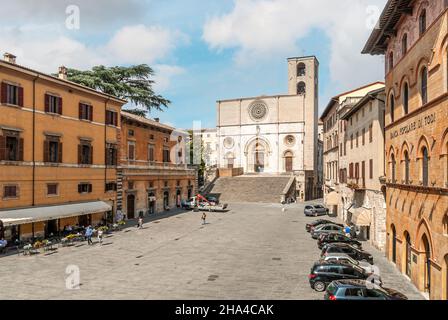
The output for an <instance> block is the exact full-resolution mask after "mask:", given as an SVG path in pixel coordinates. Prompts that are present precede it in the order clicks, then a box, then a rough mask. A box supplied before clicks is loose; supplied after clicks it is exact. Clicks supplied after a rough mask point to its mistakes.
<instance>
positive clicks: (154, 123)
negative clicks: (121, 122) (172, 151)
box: [121, 111, 176, 131]
mask: <svg viewBox="0 0 448 320" xmlns="http://www.w3.org/2000/svg"><path fill="white" fill-rule="evenodd" d="M121 117H122V118H128V119H131V120H134V121H137V122H140V123H144V124H148V125H150V126H154V127H158V128H162V129H166V130H171V131H174V130H176V129H175V128H174V127H171V126H169V125H166V124H163V123H160V122H158V121H155V120H153V119H149V118H145V117H140V116H137V115H135V114H132V113H129V112H126V111H121Z"/></svg>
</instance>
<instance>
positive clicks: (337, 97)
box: [319, 81, 384, 120]
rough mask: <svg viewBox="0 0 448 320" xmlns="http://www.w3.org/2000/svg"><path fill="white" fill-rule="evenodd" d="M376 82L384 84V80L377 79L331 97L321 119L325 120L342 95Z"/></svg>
mask: <svg viewBox="0 0 448 320" xmlns="http://www.w3.org/2000/svg"><path fill="white" fill-rule="evenodd" d="M376 84H383V85H384V82H383V81H375V82H372V83H369V84H366V85H364V86H362V87H359V88H356V89H353V90H350V91H346V92H343V93H341V94H338V95H337V96H334V97H333V98H331V99H330V102H329V103H328V105H327V107H326V108H325V110H324V112H323V113H322V115H321V116H320V118H319V119H321V120H323V118H325V117H326V116H327V114H328V113H329V112H330V110H331V107H332V106H333V104H334V103H335V102H338V103H339V98H340V97H343V96H346V95H348V94H350V93H353V92H356V91H358V90H362V89H365V88H368V87H370V86H373V85H376Z"/></svg>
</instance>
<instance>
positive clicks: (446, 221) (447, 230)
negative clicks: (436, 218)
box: [442, 214, 448, 236]
mask: <svg viewBox="0 0 448 320" xmlns="http://www.w3.org/2000/svg"><path fill="white" fill-rule="evenodd" d="M442 225H443V235H444V236H448V214H446V215H445V216H444V217H443V221H442Z"/></svg>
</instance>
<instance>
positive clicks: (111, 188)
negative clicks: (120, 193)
mask: <svg viewBox="0 0 448 320" xmlns="http://www.w3.org/2000/svg"><path fill="white" fill-rule="evenodd" d="M105 189H106V192H111V191H117V183H116V182H108V183H106V188H105Z"/></svg>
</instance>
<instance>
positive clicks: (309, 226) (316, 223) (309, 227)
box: [305, 219, 344, 232]
mask: <svg viewBox="0 0 448 320" xmlns="http://www.w3.org/2000/svg"><path fill="white" fill-rule="evenodd" d="M329 223H332V224H335V225H337V226H341V227H343V226H344V225H342V224H339V223H334V222H332V221H330V220H326V219H319V220H316V221H314V222H311V223H307V224H306V227H305V229H306V231H308V232H311V229H312V228H315V227H317V226H319V225H321V224H329Z"/></svg>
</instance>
